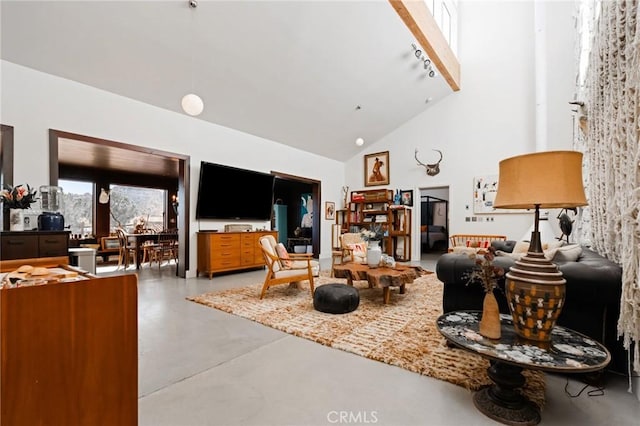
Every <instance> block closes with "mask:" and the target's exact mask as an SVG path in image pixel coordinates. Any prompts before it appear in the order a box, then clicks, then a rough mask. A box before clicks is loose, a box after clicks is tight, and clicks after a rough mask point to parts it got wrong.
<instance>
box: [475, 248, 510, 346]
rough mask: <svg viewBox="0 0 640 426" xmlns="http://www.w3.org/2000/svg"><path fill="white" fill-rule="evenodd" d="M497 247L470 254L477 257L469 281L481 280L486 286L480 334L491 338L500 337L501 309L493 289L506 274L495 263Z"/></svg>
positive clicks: (484, 286) (483, 285)
mask: <svg viewBox="0 0 640 426" xmlns="http://www.w3.org/2000/svg"><path fill="white" fill-rule="evenodd" d="M495 251H496V249H495V248H493V247H491V246H490V247H488V248H487V250H486V252H485V253H484V255H482V256H481V257H480V256H477V255H476V254H475V253H472V254H470V255H469V257H470V258H471V259H475V262H476V264H475V267H474V268H473V270H472V271H471V273H470V274H469V281H468V283H473V282H478V281H479V282H480V283H481V284H482V287H483V288H484V300H483V302H482V319H481V320H480V330H479V331H480V334H481V335H483V336H484V337H488V338H489V339H499V338H500V335H501V331H500V309H499V307H498V301H497V300H496V296H495V295H494V294H493V290H494V289H495V288H497V287H498V278H500V277H502V276H503V275H504V269H502V268H501V267H499V266H495V265H494V264H493V259H495Z"/></svg>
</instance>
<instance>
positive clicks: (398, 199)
mask: <svg viewBox="0 0 640 426" xmlns="http://www.w3.org/2000/svg"><path fill="white" fill-rule="evenodd" d="M401 200H402V196H401V195H400V190H399V189H396V193H395V195H394V196H393V204H395V205H397V206H399V205H400V202H401Z"/></svg>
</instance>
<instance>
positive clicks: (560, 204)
mask: <svg viewBox="0 0 640 426" xmlns="http://www.w3.org/2000/svg"><path fill="white" fill-rule="evenodd" d="M499 173H500V174H499V177H498V193H497V195H496V199H495V201H494V204H493V205H494V207H495V208H500V209H531V208H534V207H535V206H536V205H538V206H539V207H541V208H570V207H579V206H586V205H587V199H586V197H585V195H584V186H583V184H582V153H581V152H578V151H546V152H536V153H532V154H524V155H518V156H516V157H511V158H507V159H505V160H502V161H500V172H499Z"/></svg>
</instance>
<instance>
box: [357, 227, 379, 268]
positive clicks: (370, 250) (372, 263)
mask: <svg viewBox="0 0 640 426" xmlns="http://www.w3.org/2000/svg"><path fill="white" fill-rule="evenodd" d="M360 236H361V237H362V239H363V240H365V241H367V243H368V245H367V265H369V267H370V268H377V267H378V266H379V265H380V261H381V260H382V248H381V247H380V241H381V240H382V237H384V230H383V229H382V225H381V224H378V223H375V222H373V223H372V224H371V226H370V227H369V229H366V228H362V229H360Z"/></svg>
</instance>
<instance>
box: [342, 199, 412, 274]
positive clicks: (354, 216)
mask: <svg viewBox="0 0 640 426" xmlns="http://www.w3.org/2000/svg"><path fill="white" fill-rule="evenodd" d="M373 223H375V224H381V225H382V229H384V231H385V236H384V238H383V239H382V242H381V246H382V252H383V253H386V254H388V255H390V256H393V257H394V258H395V259H396V260H399V261H401V262H407V261H410V260H411V208H410V207H407V206H403V205H394V204H393V191H392V190H390V189H378V190H370V191H353V192H352V193H351V202H350V203H349V209H348V212H347V215H346V226H341V227H340V228H341V232H358V231H359V230H360V229H362V228H366V229H369V228H370V227H371V225H372V224H373Z"/></svg>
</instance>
